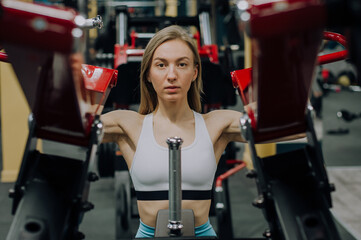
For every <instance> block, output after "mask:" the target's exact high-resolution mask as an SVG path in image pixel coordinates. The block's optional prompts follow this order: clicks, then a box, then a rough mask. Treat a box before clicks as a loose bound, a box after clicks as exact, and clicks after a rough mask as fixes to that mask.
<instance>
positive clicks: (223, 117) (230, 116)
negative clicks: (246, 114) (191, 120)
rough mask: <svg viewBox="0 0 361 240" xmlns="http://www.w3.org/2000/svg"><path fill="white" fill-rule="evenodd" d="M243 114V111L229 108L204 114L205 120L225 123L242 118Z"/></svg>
mask: <svg viewBox="0 0 361 240" xmlns="http://www.w3.org/2000/svg"><path fill="white" fill-rule="evenodd" d="M241 116H242V113H241V112H238V111H234V110H229V109H222V110H214V111H211V112H209V113H206V114H203V118H204V120H205V121H209V122H213V121H215V122H221V123H224V124H226V125H227V124H230V123H231V122H233V121H234V120H235V119H238V121H239V119H240V117H241Z"/></svg>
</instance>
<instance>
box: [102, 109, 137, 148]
mask: <svg viewBox="0 0 361 240" xmlns="http://www.w3.org/2000/svg"><path fill="white" fill-rule="evenodd" d="M138 119H139V114H138V113H137V112H134V111H130V110H116V111H112V112H109V113H106V114H103V115H101V116H100V120H101V121H102V122H103V126H104V137H103V142H118V141H119V140H120V139H121V138H124V137H126V136H128V133H127V129H132V128H133V129H134V127H135V128H136V127H137V126H136V124H137V123H138Z"/></svg>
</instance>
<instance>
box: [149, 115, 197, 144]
mask: <svg viewBox="0 0 361 240" xmlns="http://www.w3.org/2000/svg"><path fill="white" fill-rule="evenodd" d="M152 131H153V136H154V139H155V141H156V142H157V144H159V145H160V146H163V147H168V145H167V143H166V140H167V139H168V138H170V137H180V138H182V140H183V144H182V147H186V146H189V145H191V144H192V143H193V142H194V140H195V137H196V130H195V122H194V121H190V122H188V123H184V124H181V125H176V124H162V123H156V122H154V123H153V128H152Z"/></svg>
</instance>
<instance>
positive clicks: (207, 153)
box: [130, 111, 217, 200]
mask: <svg viewBox="0 0 361 240" xmlns="http://www.w3.org/2000/svg"><path fill="white" fill-rule="evenodd" d="M193 113H194V118H195V138H194V142H193V143H192V144H191V145H189V146H186V147H182V148H181V151H182V152H181V158H182V197H183V199H191V200H203V199H210V198H211V190H212V185H213V181H214V175H215V172H216V168H217V164H216V158H215V155H214V149H213V144H212V141H211V139H210V136H209V133H208V130H207V127H206V124H205V122H204V119H203V117H202V115H201V114H199V113H197V112H194V111H193ZM169 137H173V136H169ZM179 137H182V136H179ZM164 141H166V139H164ZM168 151H169V150H168V148H167V147H163V146H161V145H159V144H158V143H157V142H156V140H155V138H154V134H153V114H152V113H151V114H148V115H146V116H145V118H144V121H143V126H142V130H141V133H140V137H139V141H138V144H137V149H136V152H135V154H134V158H133V162H132V166H131V168H130V175H131V178H132V181H133V185H134V188H135V191H136V194H137V198H138V200H166V199H168V189H169V180H168V175H169V169H168V168H169V159H168V157H169V156H168Z"/></svg>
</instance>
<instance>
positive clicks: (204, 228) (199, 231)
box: [135, 219, 217, 238]
mask: <svg viewBox="0 0 361 240" xmlns="http://www.w3.org/2000/svg"><path fill="white" fill-rule="evenodd" d="M139 222H140V223H139V229H138V232H137V234H136V235H135V238H153V237H154V232H155V228H154V227H150V226H148V225H146V224H144V223H143V222H142V220H140V219H139ZM194 231H195V235H196V237H202V236H217V234H216V232H215V231H214V229H213V227H212V225H211V223H210V222H209V219H208V221H207V222H206V223H205V224H202V225H200V226H198V227H195V228H194Z"/></svg>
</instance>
